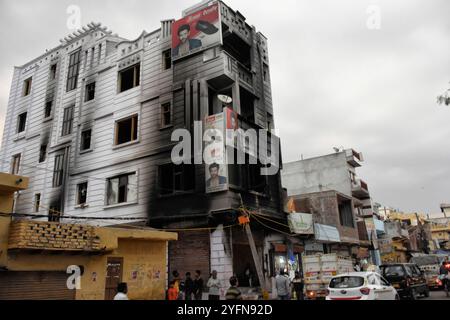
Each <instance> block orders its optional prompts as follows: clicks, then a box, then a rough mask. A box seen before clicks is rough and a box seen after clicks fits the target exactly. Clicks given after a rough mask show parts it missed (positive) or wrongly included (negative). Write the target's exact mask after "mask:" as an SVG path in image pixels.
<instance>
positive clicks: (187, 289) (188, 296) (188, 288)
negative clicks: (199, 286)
mask: <svg viewBox="0 0 450 320" xmlns="http://www.w3.org/2000/svg"><path fill="white" fill-rule="evenodd" d="M193 293H194V281H193V280H192V278H191V273H190V272H186V278H185V280H184V294H185V295H184V299H185V300H192V294H193Z"/></svg>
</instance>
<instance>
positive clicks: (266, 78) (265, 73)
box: [263, 63, 270, 82]
mask: <svg viewBox="0 0 450 320" xmlns="http://www.w3.org/2000/svg"><path fill="white" fill-rule="evenodd" d="M263 79H264V81H265V82H268V81H269V79H270V78H269V67H268V66H267V65H266V64H265V63H264V67H263Z"/></svg>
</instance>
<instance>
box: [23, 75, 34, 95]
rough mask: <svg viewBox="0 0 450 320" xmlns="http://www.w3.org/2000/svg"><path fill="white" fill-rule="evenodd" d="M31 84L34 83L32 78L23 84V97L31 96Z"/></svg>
mask: <svg viewBox="0 0 450 320" xmlns="http://www.w3.org/2000/svg"><path fill="white" fill-rule="evenodd" d="M31 82H32V78H31V77H30V78H28V79H26V80H25V81H24V82H23V96H24V97H25V96H27V95H29V94H30V92H31Z"/></svg>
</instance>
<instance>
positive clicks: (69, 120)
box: [61, 106, 74, 136]
mask: <svg viewBox="0 0 450 320" xmlns="http://www.w3.org/2000/svg"><path fill="white" fill-rule="evenodd" d="M73 110H74V106H70V107H67V108H65V109H64V115H63V125H62V132H61V136H66V135H68V134H71V133H72V124H73Z"/></svg>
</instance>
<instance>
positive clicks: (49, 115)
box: [44, 100, 53, 119]
mask: <svg viewBox="0 0 450 320" xmlns="http://www.w3.org/2000/svg"><path fill="white" fill-rule="evenodd" d="M49 104H50V108H49V106H48V105H49ZM48 110H49V112H48V115H47V111H48ZM52 114H53V100H48V101H46V102H45V106H44V119H50V118H51V117H52Z"/></svg>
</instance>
